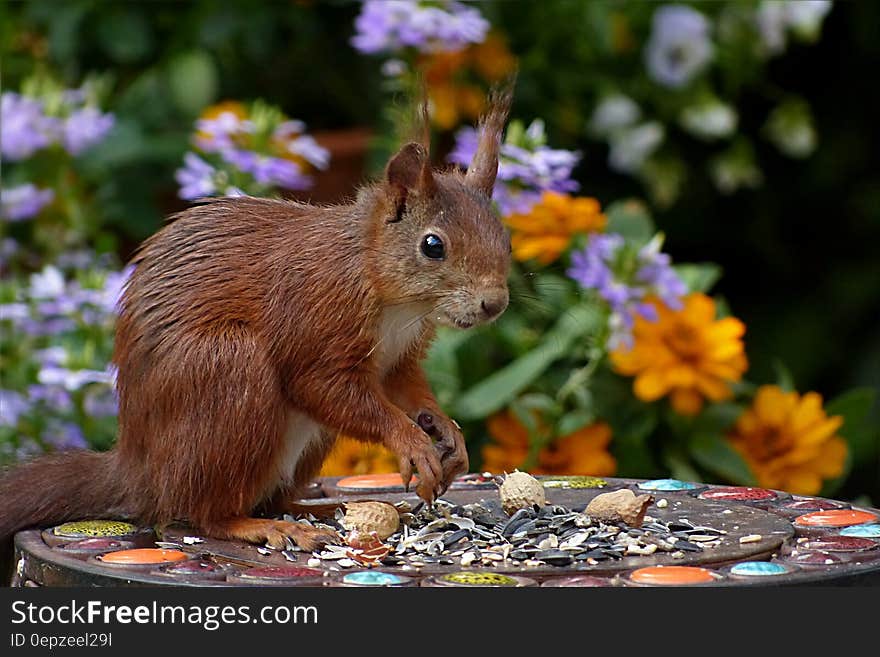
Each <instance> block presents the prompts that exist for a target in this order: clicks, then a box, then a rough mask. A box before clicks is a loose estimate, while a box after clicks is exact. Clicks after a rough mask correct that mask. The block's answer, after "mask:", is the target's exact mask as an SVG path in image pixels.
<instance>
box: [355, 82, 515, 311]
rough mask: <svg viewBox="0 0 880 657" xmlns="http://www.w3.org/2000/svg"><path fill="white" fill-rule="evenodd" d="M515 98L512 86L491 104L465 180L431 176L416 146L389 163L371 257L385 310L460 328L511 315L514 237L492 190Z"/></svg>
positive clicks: (458, 175)
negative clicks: (396, 308) (409, 309)
mask: <svg viewBox="0 0 880 657" xmlns="http://www.w3.org/2000/svg"><path fill="white" fill-rule="evenodd" d="M511 95H512V92H511V85H508V87H507V88H506V89H505V90H504V91H501V92H498V93H495V94H493V96H492V97H491V98H490V106H489V110H488V112H487V113H486V115H485V116H484V117H483V119H482V121H481V125H480V128H481V132H480V140H479V145H478V148H477V152H476V155H475V156H474V160H473V162H472V164H471V166H470V168H469V169H468V171H467V173H466V174H462V173H461V172H459V171H445V172H443V171H434V170H433V169H432V168H431V162H430V158H429V156H428V152H427V150H426V148H425V147H424V146H423V145H422V144H419V143H416V142H411V143H408V144H406V145H405V146H403V148H401V149H400V150H399V151H398V152H397V153H396V154H395V155H394V156H393V157H392V158H391V160H390V161H389V162H388V165H387V167H386V169H385V180H384V181H383V183H382V188H383V190H384V194H383V197H384V199H385V202H384V203H382V204H380V208H379V209H378V212H377V215H375V222H374V230H375V233H374V235H375V242H376V243H378V244H377V248H378V251H377V252H376V253H375V254H373V256H374V257H375V258H376V259H377V260H378V261H379V262H380V263H381V264H379V269H380V270H381V272H382V277H381V278H382V279H383V281H384V282H385V283H386V284H387V283H389V282H390V283H391V285H390V286H388V287H386V291H388V294H386V295H385V296H386V297H387V298H386V299H385V302H386V303H389V304H392V303H406V302H409V301H412V302H415V303H422V305H423V306H424V307H425V311H424V312H425V313H427V314H426V317H427V318H430V319H432V320H434V321H435V322H437V323H439V324H443V325H447V326H455V327H458V328H469V327H471V326H475V325H477V324H482V323H486V322H489V321H491V320H493V319H495V318H496V317H498V315H500V314H501V313H502V312H503V311H504V309H505V308H506V307H507V302H508V291H507V276H508V273H509V271H510V235H509V234H508V232H507V230H506V229H505V227H504V226H503V224H502V223H501V221H500V219H499V217H498V215H497V213H496V212H495V210H494V209H493V207H492V190H493V187H494V185H495V177H496V175H497V173H498V151H499V149H500V142H501V133H502V130H503V128H504V123H505V121H506V119H507V113H508V111H509V108H510V100H511ZM371 259H372V258H371ZM377 264H378V263H377ZM389 279H390V280H389ZM391 290H393V293H392V292H391Z"/></svg>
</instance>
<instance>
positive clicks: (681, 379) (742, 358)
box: [611, 293, 748, 415]
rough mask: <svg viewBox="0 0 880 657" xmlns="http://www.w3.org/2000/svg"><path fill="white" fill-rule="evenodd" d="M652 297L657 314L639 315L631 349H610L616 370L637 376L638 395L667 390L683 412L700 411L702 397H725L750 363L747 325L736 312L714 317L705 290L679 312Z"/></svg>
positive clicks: (647, 398) (646, 398)
mask: <svg viewBox="0 0 880 657" xmlns="http://www.w3.org/2000/svg"><path fill="white" fill-rule="evenodd" d="M650 301H651V303H653V304H654V306H655V307H656V308H657V313H658V315H659V319H658V320H657V321H656V322H651V321H648V320H646V319H644V318H642V317H637V318H636V323H635V327H634V329H633V338H634V346H633V348H632V349H630V350H629V351H627V350H624V349H619V350H617V351H613V352H612V353H611V363H612V364H613V366H614V369H615V370H616V371H617V372H619V373H620V374H623V375H625V376H634V377H636V378H635V382H634V383H633V392H634V393H635V395H636V397H638V398H639V399H641V400H642V401H646V402H652V401H655V400H657V399H660V398H661V397H663V396H665V395H669V396H670V401H671V402H672V407H673V408H674V409H675V410H676V411H677V412H678V413H681V414H682V415H696V414H697V413H699V412H700V409H701V408H702V407H703V399H704V398H706V399H710V400H712V401H720V400H722V399H728V398H729V397H730V396H731V395H732V391H731V389H730V383H732V382H736V381H739V380H740V379H741V378H742V375H743V373H744V372H745V371H746V369H747V367H748V362H747V360H746V355H745V349H744V346H743V341H742V336H743V333H745V325H744V324H743V323H742V322H741V321H740V320H738V319H736V318H734V317H726V318H724V319H719V320H716V319H715V302H714V301H713V300H712V299H711V298H710V297H708V296H706V295H705V294H699V293H694V294H690V295H688V296H687V297H686V298H685V300H684V307H683V308H682V309H681V310H678V311H675V310H670V309H669V308H667V307H666V306H665V305H663V304H662V303H660V302H659V301H657V300H656V299H652V300H650Z"/></svg>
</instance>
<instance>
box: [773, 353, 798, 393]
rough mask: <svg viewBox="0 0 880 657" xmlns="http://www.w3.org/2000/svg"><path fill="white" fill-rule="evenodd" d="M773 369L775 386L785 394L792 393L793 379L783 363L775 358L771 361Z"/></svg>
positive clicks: (793, 388)
mask: <svg viewBox="0 0 880 657" xmlns="http://www.w3.org/2000/svg"><path fill="white" fill-rule="evenodd" d="M773 369H774V371H775V372H776V385H778V386H779V387H780V388H782V389H783V390H784V391H785V392H793V391H794V390H795V385H794V377H793V376H792V375H791V370H789V369H788V367H786V365H785V363H783V362H782V361H781V360H779V359H778V358H776V359H774V360H773Z"/></svg>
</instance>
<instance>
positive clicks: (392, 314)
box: [279, 304, 427, 481]
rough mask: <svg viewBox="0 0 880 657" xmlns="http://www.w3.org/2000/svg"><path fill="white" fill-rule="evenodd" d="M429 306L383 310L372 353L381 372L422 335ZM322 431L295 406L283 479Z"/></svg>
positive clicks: (281, 468)
mask: <svg viewBox="0 0 880 657" xmlns="http://www.w3.org/2000/svg"><path fill="white" fill-rule="evenodd" d="M426 310H427V308H426V307H425V306H424V305H423V304H401V305H398V306H391V307H389V308H387V309H386V310H385V311H384V312H383V313H382V318H381V320H380V323H379V336H378V342H377V346H376V349H375V351H374V352H373V354H372V357H373V358H374V359H375V362H376V364H377V367H378V370H379V374H380V376H384V375H385V374H386V373H387V372H388V371H389V370H390V369H391V368H392V367H394V365H395V364H397V361H398V360H400V357H401V356H402V355H403V354H405V353H406V352H407V350H408V349H409V348H410V347H412V345H413V343H414V342H415V340H416V339H417V338H418V337H419V335H420V334H421V332H422V329H423V328H424V321H426V320H421V319H420V318H421V317H422V315H423V314H424V313H425V311H426ZM322 431H323V427H322V426H321V425H320V424H318V423H317V422H315V421H314V420H312V419H311V418H310V417H308V416H307V415H305V414H303V413H299V412H297V411H293V410H292V411H290V412H289V413H288V416H287V430H286V431H285V433H284V444H285V448H284V456H283V457H282V459H281V462H280V465H279V474H280V475H281V479H282V481H291V480H292V479H293V475H294V473H295V472H296V464H297V463H299V460H300V458H302V455H303V454H305V453H306V451H307V450H308V448H309V446H310V445H311V444H312V443H313V442H315V441H316V440H318V438H319V437H320V435H321V432H322Z"/></svg>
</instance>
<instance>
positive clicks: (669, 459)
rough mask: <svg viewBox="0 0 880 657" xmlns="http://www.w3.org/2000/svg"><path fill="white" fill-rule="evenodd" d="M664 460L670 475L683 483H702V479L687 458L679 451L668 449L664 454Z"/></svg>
mask: <svg viewBox="0 0 880 657" xmlns="http://www.w3.org/2000/svg"><path fill="white" fill-rule="evenodd" d="M663 460H664V461H665V462H666V466H667V467H668V468H669V474H670V475H672V476H673V477H674V478H676V479H681V480H682V481H700V480H701V479H702V477H701V476H700V473H699V472H697V470H696V468H694V466H693V465H691V463H690V461H688V459H687V457H686V456H685V455H684V454H682V453H681V451H680V450H678V449H673V448H670V449H667V450H666V451H664V452H663Z"/></svg>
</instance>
